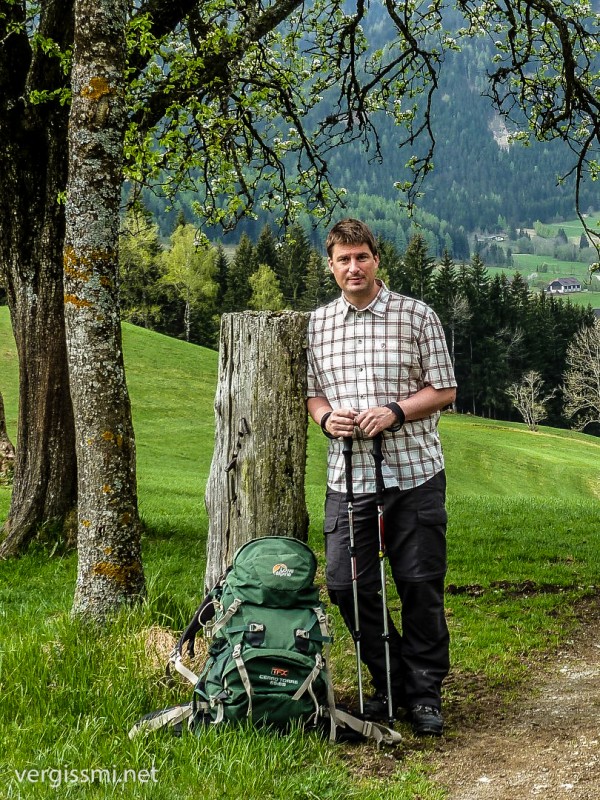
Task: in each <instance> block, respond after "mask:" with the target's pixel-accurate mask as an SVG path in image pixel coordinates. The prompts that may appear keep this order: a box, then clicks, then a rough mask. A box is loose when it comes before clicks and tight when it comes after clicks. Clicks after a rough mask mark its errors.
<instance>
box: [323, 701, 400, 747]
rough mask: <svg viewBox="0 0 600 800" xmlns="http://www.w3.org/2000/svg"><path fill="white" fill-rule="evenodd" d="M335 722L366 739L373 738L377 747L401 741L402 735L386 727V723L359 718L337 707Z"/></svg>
mask: <svg viewBox="0 0 600 800" xmlns="http://www.w3.org/2000/svg"><path fill="white" fill-rule="evenodd" d="M334 713H335V718H336V722H337V723H338V724H339V725H340V726H341V727H346V728H350V729H351V730H353V731H356V733H359V734H360V735H361V736H364V737H365V738H366V739H375V742H376V743H377V749H379V748H380V747H381V745H382V744H388V745H395V744H399V743H400V742H401V741H402V736H401V735H400V734H399V733H398V731H395V730H393V728H388V727H387V726H386V725H381V724H380V723H379V722H370V721H369V720H365V719H359V718H358V717H353V716H352V714H348V712H347V711H342V710H341V709H339V708H336V709H335V712H334Z"/></svg>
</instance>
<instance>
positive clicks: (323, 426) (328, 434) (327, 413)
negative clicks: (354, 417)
mask: <svg viewBox="0 0 600 800" xmlns="http://www.w3.org/2000/svg"><path fill="white" fill-rule="evenodd" d="M331 414H332V412H331V411H326V412H325V413H324V414H323V416H322V417H321V430H322V431H323V433H324V434H325V436H326V437H327V438H328V439H335V436H333V435H332V434H331V433H329V431H328V430H327V428H326V427H325V425H327V420H328V419H329V417H330V416H331Z"/></svg>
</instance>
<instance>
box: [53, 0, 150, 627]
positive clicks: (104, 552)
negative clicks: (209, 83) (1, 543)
mask: <svg viewBox="0 0 600 800" xmlns="http://www.w3.org/2000/svg"><path fill="white" fill-rule="evenodd" d="M128 6H129V3H128V0H77V2H76V5H75V49H74V61H73V71H72V89H73V101H72V106H71V116H70V121H69V182H68V187H67V207H66V208H67V211H66V215H67V217H66V218H67V231H66V244H65V255H64V261H65V322H66V331H67V349H68V359H69V375H70V379H71V396H72V399H73V408H74V412H75V429H76V451H77V468H78V476H79V487H78V554H79V564H78V574H77V586H76V591H75V598H74V603H73V613H74V614H77V615H80V616H83V617H86V618H88V619H92V620H99V621H102V620H104V619H105V618H106V617H107V616H109V615H110V614H111V613H112V612H113V611H115V610H116V609H118V608H119V607H120V606H121V605H122V604H123V603H124V602H131V601H132V600H136V599H139V598H140V596H141V595H142V594H143V592H144V573H143V569H142V561H141V548H140V538H141V524H140V520H139V515H138V506H137V488H136V473H135V441H134V434H133V425H132V421H131V408H130V403H129V395H128V392H127V386H126V383H125V370H124V364H123V353H122V347H121V324H120V316H119V309H118V289H117V285H118V284H117V278H118V251H117V248H118V235H119V202H120V192H121V168H122V163H123V157H122V155H123V134H124V126H125V100H124V69H125V27H126V20H127V8H128Z"/></svg>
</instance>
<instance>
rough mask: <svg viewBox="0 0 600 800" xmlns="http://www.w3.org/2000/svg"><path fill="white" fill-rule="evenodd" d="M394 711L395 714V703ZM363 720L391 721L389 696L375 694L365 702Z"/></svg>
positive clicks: (379, 693)
mask: <svg viewBox="0 0 600 800" xmlns="http://www.w3.org/2000/svg"><path fill="white" fill-rule="evenodd" d="M392 710H393V712H394V714H395V713H396V704H395V703H393V708H392ZM362 718H363V719H366V720H370V721H371V722H388V721H389V718H390V716H389V711H388V702H387V694H385V692H375V694H373V695H371V697H369V698H367V699H366V700H365V701H364V703H363V715H362Z"/></svg>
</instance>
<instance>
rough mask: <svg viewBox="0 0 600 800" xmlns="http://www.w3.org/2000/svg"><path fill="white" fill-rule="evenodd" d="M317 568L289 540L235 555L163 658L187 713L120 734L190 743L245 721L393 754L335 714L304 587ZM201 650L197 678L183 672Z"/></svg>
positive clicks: (315, 611) (393, 739) (311, 589)
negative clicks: (310, 731)
mask: <svg viewBox="0 0 600 800" xmlns="http://www.w3.org/2000/svg"><path fill="white" fill-rule="evenodd" d="M316 569H317V560H316V558H315V555H314V553H313V552H312V550H311V549H310V548H309V547H308V546H307V545H306V544H304V543H303V542H301V541H299V540H298V539H291V538H288V537H284V536H267V537H263V538H260V539H253V540H252V541H249V542H247V543H246V544H244V545H242V547H240V548H239V550H238V551H237V552H236V553H235V555H234V557H233V563H232V565H231V567H230V568H229V570H228V571H227V572H226V573H225V575H224V576H223V577H222V578H221V579H220V580H219V581H218V583H217V585H216V586H215V587H214V588H213V589H212V590H211V591H210V592H209V593H208V595H207V596H206V597H205V598H204V600H203V601H202V604H201V605H200V607H199V608H198V609H197V611H196V613H195V614H194V616H193V617H192V620H191V622H190V624H189V625H188V627H187V628H186V630H185V631H184V632H183V634H182V636H181V638H180V639H179V641H178V643H177V645H176V647H175V649H174V651H173V653H172V654H171V657H170V664H171V665H173V666H174V668H175V669H176V670H177V672H179V673H180V674H181V675H183V676H184V677H185V678H187V680H189V681H190V683H192V684H193V685H194V691H193V695H192V699H191V701H190V702H188V703H184V704H182V705H179V706H173V707H171V708H167V709H162V710H160V711H155V712H151V713H150V714H147V715H146V716H145V717H143V718H142V719H141V720H139V721H138V722H137V723H136V724H135V725H134V726H133V728H132V729H131V730H130V732H129V736H130V737H131V738H133V737H134V736H135V735H137V734H138V733H139V732H141V731H152V730H158V729H159V728H162V727H165V726H169V727H171V728H172V729H174V730H175V731H178V732H182V730H183V729H184V726H185V728H187V729H188V730H192V731H194V732H196V733H199V732H200V730H201V729H202V726H203V725H204V724H206V723H209V724H218V723H222V722H232V723H235V722H242V721H245V720H246V721H249V722H252V723H253V724H256V725H271V726H274V727H276V728H278V729H282V730H285V729H286V728H288V727H289V726H290V724H292V723H295V724H301V725H303V726H305V727H309V728H316V729H319V730H328V731H329V738H330V739H331V740H332V741H333V740H335V739H336V736H337V738H338V739H339V738H340V736H341V734H342V733H343V732H344V731H346V733H347V735H351V736H354V735H356V736H358V737H361V738H364V737H366V738H374V739H375V740H376V742H377V744H378V745H379V744H381V743H385V744H396V743H397V742H398V741H400V739H401V737H400V735H399V734H397V733H396V732H395V731H391V730H390V729H388V728H385V726H382V725H379V724H377V723H374V722H368V721H364V720H360V719H357V718H356V717H354V716H352V715H351V714H348V713H347V712H346V711H344V710H342V709H340V708H336V706H335V698H334V692H333V686H332V682H331V676H330V673H329V649H330V644H331V641H332V636H331V633H330V626H329V622H328V618H327V615H326V614H325V611H324V608H323V605H322V603H321V602H320V600H319V589H318V587H317V586H315V583H314V579H315V573H316ZM201 629H203V630H204V636H205V637H206V638H208V639H209V640H210V646H209V650H208V656H207V659H206V661H205V663H204V666H203V668H202V670H201V671H200V674H199V675H195V674H194V673H193V672H192V671H191V670H190V669H188V668H187V667H186V666H185V664H184V663H183V660H182V658H183V649H184V646H185V645H186V644H187V652H188V653H189V655H190V656H191V657H193V656H194V643H195V639H196V635H197V634H198V632H199V631H200V630H201Z"/></svg>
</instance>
